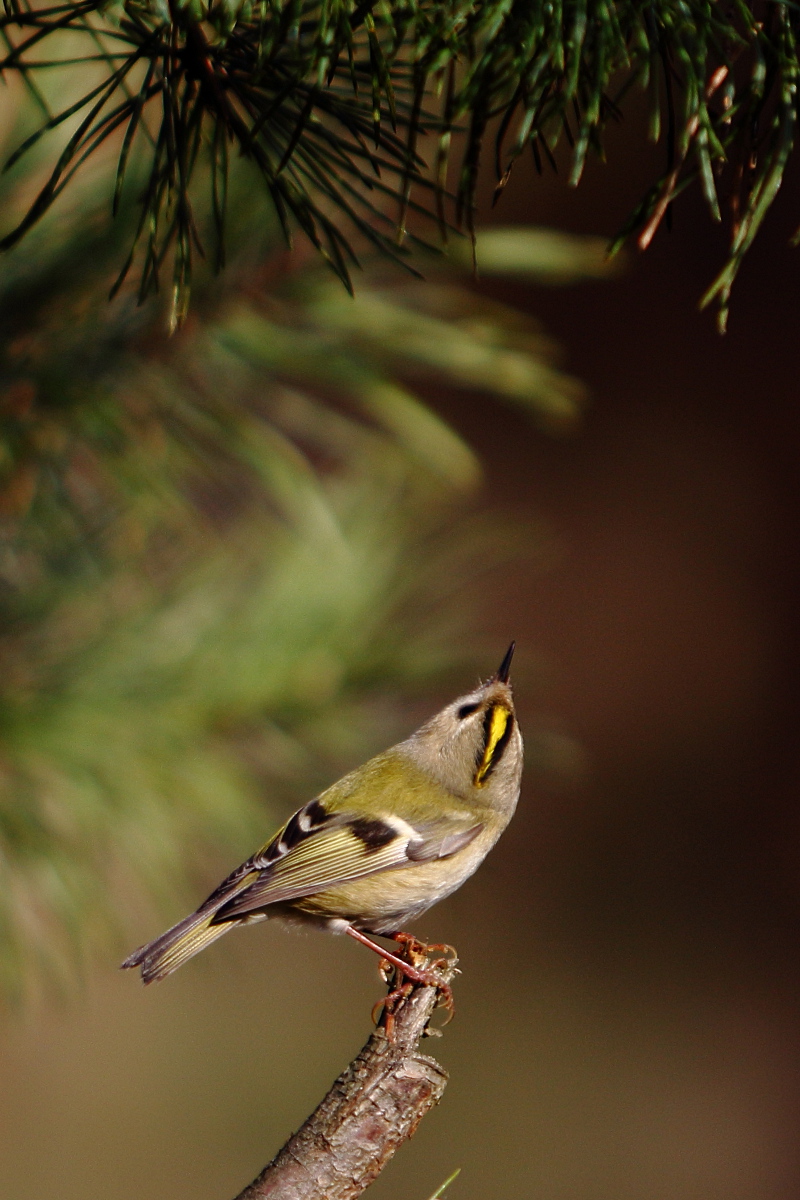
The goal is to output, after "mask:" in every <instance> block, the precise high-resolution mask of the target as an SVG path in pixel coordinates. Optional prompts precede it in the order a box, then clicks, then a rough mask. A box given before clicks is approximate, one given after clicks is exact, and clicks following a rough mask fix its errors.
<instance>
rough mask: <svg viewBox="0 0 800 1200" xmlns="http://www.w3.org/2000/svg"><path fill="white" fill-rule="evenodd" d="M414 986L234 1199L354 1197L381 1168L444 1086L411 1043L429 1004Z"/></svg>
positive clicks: (431, 994) (440, 1073)
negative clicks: (390, 1021) (387, 1025)
mask: <svg viewBox="0 0 800 1200" xmlns="http://www.w3.org/2000/svg"><path fill="white" fill-rule="evenodd" d="M436 999H437V989H436V988H435V987H426V986H415V987H414V989H413V990H412V992H411V994H410V995H409V996H408V997H407V998H406V999H405V1000H403V1001H401V1003H400V1004H399V1006H398V1007H397V1008H396V1010H395V1013H394V1018H393V1028H392V1030H391V1035H392V1036H391V1038H390V1037H387V1034H386V1029H385V1027H384V1024H383V1022H382V1023H381V1025H380V1026H379V1027H378V1028H377V1029H376V1030H375V1032H374V1033H373V1034H372V1036H371V1037H370V1039H369V1041H368V1042H367V1044H366V1045H365V1046H364V1048H363V1050H362V1051H361V1052H360V1054H359V1055H358V1056H357V1057H356V1058H355V1059H354V1060H353V1061H352V1062H351V1063H350V1066H349V1067H348V1068H347V1069H346V1070H345V1071H344V1072H343V1073H342V1074H341V1075H340V1076H339V1078H338V1079H337V1080H336V1082H335V1083H334V1084H333V1086H332V1088H331V1090H330V1091H329V1092H328V1094H327V1096H326V1097H325V1099H324V1100H323V1101H322V1103H321V1104H320V1105H319V1107H318V1108H317V1109H316V1110H315V1111H314V1112H313V1113H312V1114H311V1116H310V1117H309V1118H308V1120H307V1121H306V1122H305V1124H304V1125H303V1126H302V1128H300V1129H299V1130H298V1131H297V1133H295V1134H293V1135H292V1137H291V1138H290V1139H289V1141H288V1142H287V1143H286V1145H285V1146H284V1147H283V1149H282V1150H280V1151H279V1152H278V1154H277V1155H276V1156H275V1158H274V1159H273V1160H272V1162H271V1163H269V1164H268V1165H267V1166H266V1167H265V1168H264V1170H263V1171H262V1172H261V1174H260V1175H259V1176H258V1178H257V1179H256V1180H254V1181H253V1183H251V1184H250V1186H249V1187H246V1188H245V1189H244V1191H243V1192H240V1193H239V1195H238V1196H237V1197H236V1200H266V1198H267V1197H270V1198H272V1200H277V1198H280V1200H353V1198H354V1197H356V1196H360V1195H361V1193H362V1192H363V1191H364V1189H365V1188H367V1187H368V1186H369V1184H370V1183H372V1181H373V1179H375V1177H376V1176H377V1175H379V1174H380V1172H381V1171H382V1170H383V1168H384V1166H385V1165H386V1163H387V1162H388V1161H389V1159H390V1158H391V1157H392V1155H393V1154H394V1152H395V1151H396V1150H397V1148H398V1147H399V1146H401V1145H402V1143H403V1142H404V1141H406V1140H407V1139H408V1138H410V1137H411V1135H412V1134H413V1133H414V1131H415V1129H416V1128H417V1126H418V1125H419V1123H420V1121H421V1120H422V1118H423V1117H424V1116H425V1113H426V1112H427V1111H428V1110H429V1109H430V1108H432V1107H433V1106H434V1105H435V1104H437V1103H438V1102H439V1100H440V1099H441V1097H442V1093H443V1092H444V1089H445V1086H446V1084H447V1072H446V1071H445V1070H444V1068H443V1067H441V1066H440V1065H439V1063H437V1062H436V1060H435V1059H433V1058H430V1057H429V1056H428V1055H426V1054H421V1053H420V1052H419V1050H418V1049H417V1042H418V1041H419V1039H420V1038H421V1037H423V1036H424V1035H425V1033H426V1030H427V1026H428V1021H429V1019H430V1016H431V1013H432V1012H433V1009H434V1007H435V1005H436Z"/></svg>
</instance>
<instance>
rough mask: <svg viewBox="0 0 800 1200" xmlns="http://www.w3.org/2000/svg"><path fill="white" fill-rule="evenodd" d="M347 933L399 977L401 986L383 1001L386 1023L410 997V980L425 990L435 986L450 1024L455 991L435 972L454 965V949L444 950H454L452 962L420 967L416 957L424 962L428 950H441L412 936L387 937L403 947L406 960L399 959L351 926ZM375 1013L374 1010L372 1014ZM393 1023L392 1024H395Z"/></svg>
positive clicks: (446, 961)
mask: <svg viewBox="0 0 800 1200" xmlns="http://www.w3.org/2000/svg"><path fill="white" fill-rule="evenodd" d="M345 932H346V933H348V934H349V935H350V937H351V938H354V939H355V940H356V941H357V942H361V945H362V946H368V947H369V949H370V950H373V951H374V952H375V954H379V955H380V956H381V959H382V960H383V962H384V963H385V964H386V967H387V968H388V967H389V966H393V967H394V969H395V972H396V977H397V979H398V986H397V987H396V988H395V989H394V990H393V991H392V992H390V993H389V995H388V996H387V997H386V998H385V1000H384V1001H383V1002H382V1003H383V1006H384V1012H385V1013H386V1014H387V1019H388V1020H387V1024H388V1022H389V1021H391V1013H392V1011H393V1009H394V1008H395V1006H396V1005H397V1003H398V1001H399V1000H401V999H403V998H404V997H405V996H407V995H408V994H409V992H410V991H411V988H410V987H409V981H411V982H412V983H420V984H422V985H423V986H425V987H435V988H436V989H437V991H438V993H439V1003H440V1004H441V1005H442V1006H443V1007H444V1008H446V1009H447V1010H448V1013H449V1016H448V1022H449V1021H450V1020H451V1018H452V1015H453V1012H454V1005H453V992H452V990H451V988H450V985H449V984H448V983H447V982H446V981H445V980H444V979H443V978H442V976H441V974H440V973H439V971H438V970H437V969H436V968H437V967H439V966H442V967H447V966H453V965H454V964H455V961H456V960H455V951H454V950H452V947H451V946H447V947H444V946H443V947H441V949H443V950H448V951H452V955H453V958H452V959H449V958H446V959H441V960H438V961H437V962H435V963H432V964H430V965H428V966H425V967H420V966H417V964H416V962H415V961H414V960H415V959H416V958H422V959H424V958H425V957H426V952H427V951H428V950H430V949H440V947H438V946H436V947H428V946H426V945H425V943H424V942H420V941H419V940H418V939H417V938H415V937H414V936H413V935H412V934H409V933H401V934H396V933H393V934H389V935H387V936H389V937H391V939H392V941H395V942H398V943H399V944H400V945H401V946H403V952H404V953H405V954H406V955H407V957H406V958H400V957H399V955H397V954H391V953H390V952H389V951H388V950H385V949H384V947H383V946H381V945H379V944H378V942H373V940H372V938H369V937H367V935H366V934H365V933H362V932H361V930H360V929H355V928H354V927H353V926H352V925H348V926H347V929H346V931H345ZM377 1007H378V1005H377V1004H376V1005H375V1008H377ZM374 1011H375V1010H374V1009H373V1015H374ZM391 1023H393V1021H392V1022H391Z"/></svg>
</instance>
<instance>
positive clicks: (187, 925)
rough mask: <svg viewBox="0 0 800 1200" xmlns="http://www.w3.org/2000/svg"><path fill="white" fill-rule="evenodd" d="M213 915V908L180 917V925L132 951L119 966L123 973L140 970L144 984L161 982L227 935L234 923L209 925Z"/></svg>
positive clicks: (214, 911) (214, 910)
mask: <svg viewBox="0 0 800 1200" xmlns="http://www.w3.org/2000/svg"><path fill="white" fill-rule="evenodd" d="M215 914H216V907H215V908H213V909H211V910H210V911H209V910H208V909H206V911H205V912H194V913H192V914H191V916H188V917H184V919H183V920H182V921H179V922H178V924H177V925H173V926H172V928H171V929H168V930H167V932H166V933H162V934H161V937H157V938H156V939H155V941H153V942H148V943H147V945H146V946H140V947H139V949H138V950H134V952H133V954H131V955H130V957H129V958H126V959H125V962H124V963H123V964H122V966H123V969H125V968H129V967H141V971H142V981H143V982H144V983H154V982H155V981H156V980H157V979H164V977H165V976H167V975H171V974H172V972H173V971H177V969H178V967H180V966H182V965H183V963H185V962H186V961H187V960H188V959H190V958H192V957H193V956H194V955H195V954H197V953H198V952H199V951H200V950H203V949H204V948H205V947H206V946H210V945H211V943H212V942H215V941H216V940H217V938H220V937H222V935H223V933H227V932H228V930H229V929H231V928H232V927H233V925H234V924H236V922H232V923H229V922H224V923H220V924H219V925H212V923H211V922H212V921H213V919H214V916H215Z"/></svg>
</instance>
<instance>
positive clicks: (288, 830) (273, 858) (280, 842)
mask: <svg viewBox="0 0 800 1200" xmlns="http://www.w3.org/2000/svg"><path fill="white" fill-rule="evenodd" d="M335 820H336V817H335V815H334V814H333V813H329V812H328V811H327V810H326V808H325V806H324V805H323V804H320V802H319V800H309V802H308V804H304V805H303V807H302V808H298V810H297V812H296V813H295V814H294V815H293V816H291V817H290V818H289V820H288V821H287V822H286V824H285V825H284V827H283V829H282V830H281V831H280V833H277V834H276V835H275V837H274V838H273V839H272V841H271V842H268V843H267V845H266V846H265V847H264V849H263V850H260V851H259V852H258V854H256V855H255V856H254V857H253V858H251V859H250V863H249V865H250V866H251V867H256V868H258V869H259V870H262V871H263V870H264V869H265V868H266V867H271V866H273V864H274V863H276V862H277V861H278V859H280V858H283V856H284V854H288V853H289V851H290V850H294V848H295V846H299V845H300V843H301V842H304V841H305V840H306V838H308V837H311V836H312V834H315V833H319V831H320V830H321V829H324V828H325V827H326V826H329V825H330V824H331V822H332V821H335Z"/></svg>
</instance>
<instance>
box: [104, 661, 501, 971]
mask: <svg viewBox="0 0 800 1200" xmlns="http://www.w3.org/2000/svg"><path fill="white" fill-rule="evenodd" d="M514 649H515V643H514V642H512V643H511V645H510V646H509V648H508V650H507V652H506V654H505V657H504V658H503V661H502V663H501V664H500V667H499V668H498V670H497V671H496V672H495V673H494V675H492V676H491V678H490V679H488V680H487V681H486V682H485V683H481V684H480V685H479V686H478V687H477V688H475V690H474V691H471V692H469V693H468V694H466V695H464V696H459V697H458V698H457V699H456V700H454V701H453V702H452V703H450V704H447V705H446V706H445V707H444V708H443V709H441V711H440V712H437V713H436V714H435V715H434V716H433V717H431V718H430V720H428V721H426V722H425V724H424V725H422V726H421V727H420V728H419V729H418V730H417V731H416V732H415V733H412V734H411V736H410V737H408V738H406V739H405V741H402V742H399V743H398V744H397V745H396V746H392V747H391V748H390V749H388V750H385V751H383V753H381V754H378V755H376V757H374V758H371V759H370V760H369V761H368V762H366V763H364V764H363V765H362V766H360V767H357V768H356V769H355V770H353V771H351V772H349V774H347V775H345V776H344V777H343V778H342V779H340V780H339V781H338V782H336V783H334V784H332V785H331V786H330V787H329V788H327V789H326V790H325V791H323V792H321V793H320V794H319V795H318V796H316V797H315V798H314V799H313V800H310V801H309V802H308V803H307V804H305V805H303V807H302V808H299V809H298V810H297V812H295V813H294V814H293V815H292V816H291V817H290V818H289V820H288V821H287V822H286V823H285V824H284V825H283V826H282V827H281V829H279V830H278V832H277V833H276V834H275V835H274V836H273V837H272V838H271V839H270V841H268V842H267V843H266V844H265V845H264V846H262V847H261V849H260V850H258V851H257V852H256V853H255V854H254V855H253V856H252V857H251V858H248V859H247V861H246V862H244V863H242V865H241V866H239V867H237V868H236V870H235V871H232V872H231V874H230V875H228V877H227V878H226V879H224V880H223V882H222V883H221V884H220V885H219V887H217V888H215V890H214V891H213V892H212V893H211V895H210V896H209V897H208V898H207V899H206V900H204V901H203V903H202V904H201V905H200V907H199V908H198V909H197V910H196V911H195V912H193V913H191V914H190V915H189V916H188V917H185V918H184V919H183V920H182V921H179V922H178V923H177V924H176V925H173V926H172V927H171V928H170V929H168V930H167V931H166V932H165V933H162V934H161V935H160V937H157V938H155V940H154V941H152V942H148V943H147V944H146V945H144V946H141V947H140V948H139V949H138V950H136V951H134V953H133V954H131V955H130V956H129V957H128V958H126V959H125V961H124V963H122V968H123V969H131V968H137V967H138V968H139V970H140V972H141V978H142V980H143V982H144V983H148V984H149V983H153V982H154V981H156V980H160V979H164V978H165V977H166V976H167V975H170V974H172V972H173V971H175V970H177V968H178V967H180V966H182V965H183V963H185V962H186V961H187V960H188V959H190V958H192V957H193V956H194V955H195V954H197V953H198V952H199V951H201V950H203V949H205V947H206V946H209V945H211V943H212V942H215V941H217V939H218V938H220V937H222V936H223V934H226V933H228V932H229V930H231V929H233V928H235V927H237V926H241V925H249V924H251V923H253V922H255V921H260V920H264V919H267V918H269V919H271V918H274V917H278V918H283V919H285V920H289V921H291V922H300V923H303V924H310V925H314V926H317V927H321V928H323V929H327V930H329V931H331V932H333V933H342V934H346V935H349V936H350V937H351V938H354V939H355V940H356V941H358V942H360V943H361V944H363V945H365V946H367V947H369V948H370V949H371V950H374V951H375V952H376V953H378V954H380V955H381V957H382V959H383V961H384V963H385V964H387V963H388V964H391V966H392V967H394V968H395V970H396V971H398V972H400V975H401V977H402V978H405V979H407V980H411V981H412V982H417V983H437V985H439V986H441V984H442V980H441V976H440V975H437V974H436V972H435V971H432V970H431V969H430V968H429V967H425V966H420V961H419V950H420V948H422V949H423V950H427V949H429V948H428V947H425V946H424V943H421V942H419V941H418V940H417V939H416V938H415V937H414V936H413V935H411V934H409V933H407V932H405V929H404V927H405V926H406V925H407V924H408V923H409V922H412V921H414V920H416V918H418V917H419V916H421V915H422V913H424V912H425V911H426V910H427V909H429V908H430V907H431V906H432V905H433V904H436V903H437V902H438V901H440V900H443V899H444V898H445V897H446V896H449V895H450V894H451V893H452V892H454V891H455V890H456V889H457V888H459V887H460V886H461V884H462V883H464V881H465V880H466V879H468V878H469V876H470V875H472V874H473V872H474V871H475V870H476V869H477V868H478V867H479V866H480V864H481V863H482V862H483V859H484V858H485V857H486V855H487V854H488V853H489V851H490V850H491V849H492V847H493V846H494V844H495V843H496V841H497V840H498V838H499V837H500V835H501V834H502V833H503V831H504V829H505V828H506V826H507V825H508V823H509V821H510V820H511V817H512V816H513V814H514V810H515V808H516V806H517V801H518V798H519V792H520V780H521V775H522V756H523V744H522V735H521V733H520V730H519V725H518V723H517V718H516V713H515V709H514V702H513V698H512V693H511V685H510V683H509V673H510V669H511V659H512V657H513V654H514ZM375 936H378V937H384V938H386V939H388V940H389V941H394V942H395V944H396V945H397V946H398V947H400V948H401V949H400V950H399V951H398V953H397V954H392V953H390V952H389V951H388V950H387V949H386V948H385V947H384V946H382V945H381V944H380V943H379V942H375V941H374V940H373V938H374V937H375ZM401 955H402V956H401Z"/></svg>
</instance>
